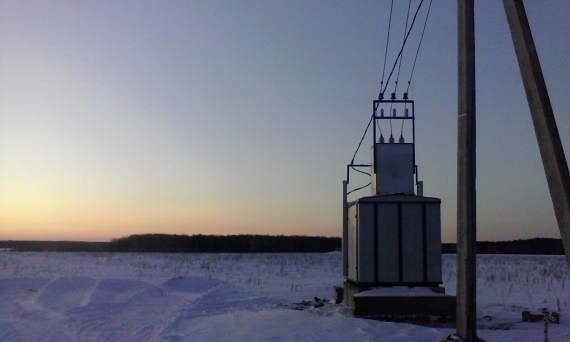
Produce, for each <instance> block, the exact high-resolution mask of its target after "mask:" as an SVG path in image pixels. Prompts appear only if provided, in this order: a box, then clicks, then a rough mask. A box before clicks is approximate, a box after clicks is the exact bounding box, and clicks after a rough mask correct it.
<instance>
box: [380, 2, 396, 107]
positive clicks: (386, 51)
mask: <svg viewBox="0 0 570 342" xmlns="http://www.w3.org/2000/svg"><path fill="white" fill-rule="evenodd" d="M393 9H394V0H392V2H391V4H390V19H389V20H388V34H387V36H386V49H385V50H384V67H383V68H382V81H381V82H380V91H382V85H383V84H384V73H385V72H386V61H387V60H388V45H389V43H390V28H391V27H392V11H393ZM381 93H382V92H381ZM378 98H380V95H378Z"/></svg>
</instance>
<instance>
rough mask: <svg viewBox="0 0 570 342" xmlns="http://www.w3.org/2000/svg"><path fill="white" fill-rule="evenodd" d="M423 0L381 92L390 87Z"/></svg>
mask: <svg viewBox="0 0 570 342" xmlns="http://www.w3.org/2000/svg"><path fill="white" fill-rule="evenodd" d="M423 2H424V0H422V1H420V4H419V5H418V8H417V9H416V13H415V14H414V18H413V19H412V24H411V25H410V29H409V30H408V33H407V34H406V38H405V39H404V43H403V44H402V47H401V48H400V52H399V53H398V56H397V57H396V60H395V61H394V65H393V66H392V71H390V75H388V79H387V80H386V84H385V86H384V89H382V91H381V93H380V94H384V92H385V91H386V88H388V83H389V82H390V78H392V74H393V73H394V70H395V69H396V65H397V64H398V60H399V59H400V57H401V56H402V52H403V51H404V47H405V46H406V42H407V41H408V38H409V36H410V33H411V32H412V29H413V28H414V24H415V22H416V18H417V16H418V12H419V11H420V8H421V7H422V4H423Z"/></svg>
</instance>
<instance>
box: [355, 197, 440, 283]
mask: <svg viewBox="0 0 570 342" xmlns="http://www.w3.org/2000/svg"><path fill="white" fill-rule="evenodd" d="M440 202H441V201H440V200H439V199H437V198H430V197H418V196H409V195H388V196H370V197H364V198H361V199H359V200H358V201H355V202H353V203H351V204H350V205H349V230H350V231H349V238H348V246H347V247H348V253H349V255H348V270H349V271H348V279H349V280H351V281H354V282H357V283H370V284H393V285H396V284H417V285H420V284H427V283H430V284H435V283H437V284H440V283H441V231H440V228H441V227H440V226H441V223H440Z"/></svg>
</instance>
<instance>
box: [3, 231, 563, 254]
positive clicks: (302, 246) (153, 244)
mask: <svg viewBox="0 0 570 342" xmlns="http://www.w3.org/2000/svg"><path fill="white" fill-rule="evenodd" d="M0 249H3V250H5V251H7V250H10V251H22V252H48V251H53V252H131V253H147V252H148V253H326V252H333V251H340V250H341V249H342V241H341V238H340V237H324V236H284V235H278V236H274V235H190V236H189V235H171V234H139V235H130V236H127V237H122V238H118V239H113V240H111V241H110V242H84V241H15V240H6V241H0ZM441 250H442V253H444V254H454V253H455V252H456V245H455V243H443V244H442V247H441ZM477 253H478V254H544V255H563V254H564V248H563V246H562V240H561V239H552V238H534V239H526V240H513V241H478V242H477Z"/></svg>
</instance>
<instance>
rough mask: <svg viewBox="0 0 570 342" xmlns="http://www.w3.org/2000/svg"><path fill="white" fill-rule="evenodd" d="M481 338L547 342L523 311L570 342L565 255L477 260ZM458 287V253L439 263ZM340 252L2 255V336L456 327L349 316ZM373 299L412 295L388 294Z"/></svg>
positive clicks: (334, 332) (327, 335)
mask: <svg viewBox="0 0 570 342" xmlns="http://www.w3.org/2000/svg"><path fill="white" fill-rule="evenodd" d="M477 279H478V284H477V287H478V297H477V300H478V303H477V308H478V310H477V316H478V335H479V336H480V337H482V338H484V339H486V340H487V341H507V342H508V341H517V342H520V341H542V340H543V327H542V322H537V323H526V322H522V319H521V312H522V311H523V310H525V309H528V310H530V311H531V312H536V313H538V312H539V311H540V310H541V309H542V308H547V309H548V310H551V311H559V312H560V313H561V324H551V325H550V326H549V338H550V340H552V341H570V323H569V322H570V306H569V304H570V283H569V282H570V280H569V277H568V271H567V267H566V263H565V258H564V256H520V255H519V256H509V255H506V256H505V255H479V256H478V265H477ZM443 280H444V283H443V285H442V286H443V287H445V288H446V293H448V294H454V292H455V256H454V255H444V256H443ZM341 283H342V277H341V254H340V253H327V254H136V253H133V254H129V253H53V252H49V253H37V252H36V253H24V252H9V251H7V252H3V253H0V341H347V340H350V341H441V340H443V339H444V338H445V337H446V336H448V335H449V334H451V333H453V332H455V329H454V327H453V326H452V325H450V324H444V323H441V324H437V323H431V324H427V325H419V324H410V323H397V322H386V321H379V320H371V319H362V318H354V317H352V316H351V315H350V311H349V310H348V309H347V308H346V307H344V306H343V305H337V304H327V305H325V306H323V307H320V308H314V307H313V306H311V305H307V306H306V309H305V310H302V311H300V310H293V308H295V307H296V306H295V303H299V302H301V301H303V300H305V301H314V297H318V298H321V299H330V298H331V296H332V293H333V286H334V285H340V284H341ZM372 291H373V292H374V291H376V292H383V293H386V292H390V291H392V292H393V291H396V292H398V293H409V292H410V291H416V292H417V291H419V292H420V293H421V292H422V291H421V290H418V289H415V290H412V289H408V288H392V289H390V290H386V289H383V290H372Z"/></svg>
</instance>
